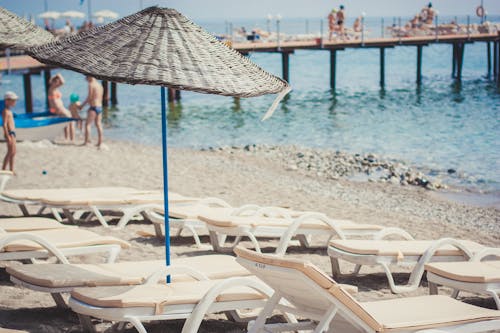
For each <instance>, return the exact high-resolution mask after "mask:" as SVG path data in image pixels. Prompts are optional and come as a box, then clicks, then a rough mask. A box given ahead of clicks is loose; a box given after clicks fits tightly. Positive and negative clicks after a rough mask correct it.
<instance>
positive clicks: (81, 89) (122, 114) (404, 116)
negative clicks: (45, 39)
mask: <svg viewBox="0 0 500 333" xmlns="http://www.w3.org/2000/svg"><path fill="white" fill-rule="evenodd" d="M370 20H371V21H370V22H371V23H372V24H371V31H372V32H371V34H372V36H374V35H375V36H379V35H380V34H381V29H380V25H379V23H378V22H380V18H372V19H370ZM390 21H391V19H390V18H386V23H387V22H390ZM497 21H500V18H498V19H497ZM255 22H260V23H252V21H247V22H242V23H241V24H237V23H233V24H234V26H235V27H236V26H240V25H244V24H245V25H246V26H247V30H251V28H252V27H255V26H260V27H261V28H264V27H265V24H266V22H265V21H264V20H260V21H259V20H255ZM304 22H305V20H298V19H297V20H295V21H293V20H291V22H289V23H288V25H287V24H286V21H284V22H283V23H282V27H281V28H282V29H283V30H282V31H285V32H289V33H304V32H305V31H304V30H305V27H306V24H305V23H304ZM315 22H316V23H317V22H318V20H316V21H315ZM403 22H404V21H403ZM313 23H314V22H313V20H310V21H309V23H308V24H307V27H308V29H310V30H309V32H310V33H313V32H314V31H319V23H318V24H316V26H314V24H313ZM377 24H378V26H377ZM202 25H204V26H205V27H206V28H207V29H208V30H209V31H212V32H214V33H216V34H220V33H224V29H225V28H226V27H227V24H225V23H224V22H222V23H221V22H202ZM368 37H370V36H368ZM385 52H386V59H385V61H386V84H385V89H381V88H380V86H379V79H380V77H379V50H378V49H346V50H344V51H338V52H337V80H336V81H337V89H336V91H335V92H333V91H332V90H331V89H330V88H329V83H330V77H329V52H326V51H296V52H295V53H294V54H292V55H291V57H290V84H291V85H292V87H293V91H292V92H291V93H290V95H289V96H287V97H286V98H285V100H284V101H283V102H282V103H281V104H280V105H279V107H278V109H277V110H276V112H275V115H274V116H273V117H272V118H271V119H269V120H268V121H265V122H262V121H261V120H260V119H261V117H262V116H263V115H264V113H265V111H266V110H267V108H268V107H269V106H270V104H271V103H272V101H273V99H274V96H263V97H258V98H250V99H234V98H231V97H221V96H211V95H204V94H198V93H191V92H182V99H181V101H180V102H179V103H178V104H176V105H171V106H169V113H168V144H169V145H170V146H174V147H195V148H203V147H209V146H223V145H237V146H241V145H246V144H270V145H291V144H294V145H299V146H308V147H319V148H324V149H332V150H343V151H348V152H352V153H368V152H370V153H375V154H379V155H382V156H386V157H390V158H394V159H398V160H402V161H405V162H407V163H408V164H412V165H417V166H420V167H421V168H422V169H423V170H426V171H427V172H428V173H430V174H447V170H450V171H451V169H453V171H456V172H454V173H453V174H452V175H451V177H448V178H447V179H446V182H449V183H450V184H453V185H462V186H466V187H469V188H474V189H479V190H482V191H487V192H493V193H495V194H496V195H498V193H500V172H499V170H500V140H499V135H500V94H499V90H498V89H497V87H496V84H495V82H494V81H493V80H491V79H489V78H487V77H486V71H487V61H486V59H487V58H486V45H485V43H474V44H467V45H466V46H465V55H464V59H465V60H464V68H463V78H462V83H461V84H457V83H456V82H454V80H453V79H452V78H451V59H452V48H451V46H450V45H448V44H432V45H429V46H427V47H424V49H423V69H422V73H423V83H422V85H421V86H420V87H418V86H417V85H416V84H415V79H416V47H395V48H392V49H386V51H385ZM250 59H251V60H252V61H254V62H255V63H257V64H258V65H260V66H261V67H262V68H264V69H265V70H267V71H269V72H271V73H274V74H276V75H278V76H280V75H281V56H280V54H276V53H253V54H251V55H250ZM55 72H61V73H62V74H63V76H64V77H65V78H66V84H65V85H64V86H63V87H62V88H61V91H62V94H63V97H64V102H65V103H66V104H67V103H69V95H70V94H71V93H78V94H80V97H81V99H84V98H85V96H86V82H85V80H84V78H83V76H82V75H80V74H77V73H74V72H70V71H66V70H57V71H53V73H55ZM32 86H33V93H34V105H35V109H36V111H42V110H44V107H45V92H44V89H43V78H42V77H41V76H33V78H32ZM22 87H23V85H22V76H19V75H10V76H5V75H4V77H3V84H2V85H1V86H0V89H1V93H2V94H3V93H4V92H5V91H6V90H14V91H16V92H17V93H18V94H19V95H20V96H22ZM118 101H119V104H118V106H117V108H114V109H109V110H107V112H106V113H105V126H106V129H105V135H106V136H107V137H110V138H113V139H120V140H129V141H134V142H139V143H144V144H151V145H160V144H161V115H160V89H159V88H158V87H150V86H141V85H138V86H131V85H124V84H119V85H118ZM23 105H24V102H23V100H22V99H21V100H20V101H19V103H18V107H17V112H23V108H24V106H23Z"/></svg>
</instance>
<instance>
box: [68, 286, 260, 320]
mask: <svg viewBox="0 0 500 333" xmlns="http://www.w3.org/2000/svg"><path fill="white" fill-rule="evenodd" d="M220 281H222V280H205V281H193V282H176V283H170V284H148V285H137V286H116V287H99V288H76V289H74V290H73V291H72V292H71V297H73V298H74V299H76V300H78V301H81V302H84V303H87V304H89V305H92V306H99V307H106V308H109V307H117V308H129V307H151V308H154V309H155V314H159V313H161V312H162V309H163V307H164V306H168V305H179V304H193V305H194V304H197V303H198V302H199V301H200V300H201V299H202V298H203V296H205V294H206V293H207V292H208V291H209V290H210V288H212V287H213V286H215V285H216V284H217V283H219V282H220ZM264 298H265V296H264V295H262V294H260V293H258V292H256V291H255V290H254V289H251V288H248V287H235V288H231V289H228V290H227V291H225V292H223V293H222V294H221V295H219V296H218V297H217V301H219V302H224V301H235V300H259V299H264Z"/></svg>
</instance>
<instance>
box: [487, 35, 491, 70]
mask: <svg viewBox="0 0 500 333" xmlns="http://www.w3.org/2000/svg"><path fill="white" fill-rule="evenodd" d="M486 61H487V63H488V65H487V70H486V77H487V78H488V79H489V78H491V43H490V42H486Z"/></svg>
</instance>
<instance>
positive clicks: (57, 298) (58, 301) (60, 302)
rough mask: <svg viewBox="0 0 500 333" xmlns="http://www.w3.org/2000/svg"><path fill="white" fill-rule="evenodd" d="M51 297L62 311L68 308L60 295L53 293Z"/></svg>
mask: <svg viewBox="0 0 500 333" xmlns="http://www.w3.org/2000/svg"><path fill="white" fill-rule="evenodd" d="M50 295H51V296H52V298H53V299H54V302H56V305H57V307H58V308H61V309H67V308H68V304H67V303H66V301H65V300H64V298H63V296H62V295H61V294H60V293H51V294H50Z"/></svg>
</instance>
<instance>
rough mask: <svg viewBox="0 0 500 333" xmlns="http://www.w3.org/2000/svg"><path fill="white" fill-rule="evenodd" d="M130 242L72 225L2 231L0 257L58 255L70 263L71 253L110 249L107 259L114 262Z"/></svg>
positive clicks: (83, 253) (22, 258) (99, 251)
mask: <svg viewBox="0 0 500 333" xmlns="http://www.w3.org/2000/svg"><path fill="white" fill-rule="evenodd" d="M128 247H130V244H129V243H127V242H125V241H123V240H120V239H118V238H115V237H109V236H100V235H98V234H96V233H94V232H91V231H87V230H82V229H77V228H72V230H71V232H68V230H67V229H66V228H63V229H52V230H37V231H30V232H12V233H6V232H0V260H32V261H35V260H36V259H41V258H48V257H52V256H54V257H56V258H57V259H58V260H59V261H60V262H63V263H68V260H67V259H66V257H67V256H76V255H85V254H94V253H107V254H108V257H107V262H109V263H111V262H114V261H115V259H116V258H117V256H118V254H119V253H120V250H121V249H122V248H128Z"/></svg>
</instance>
